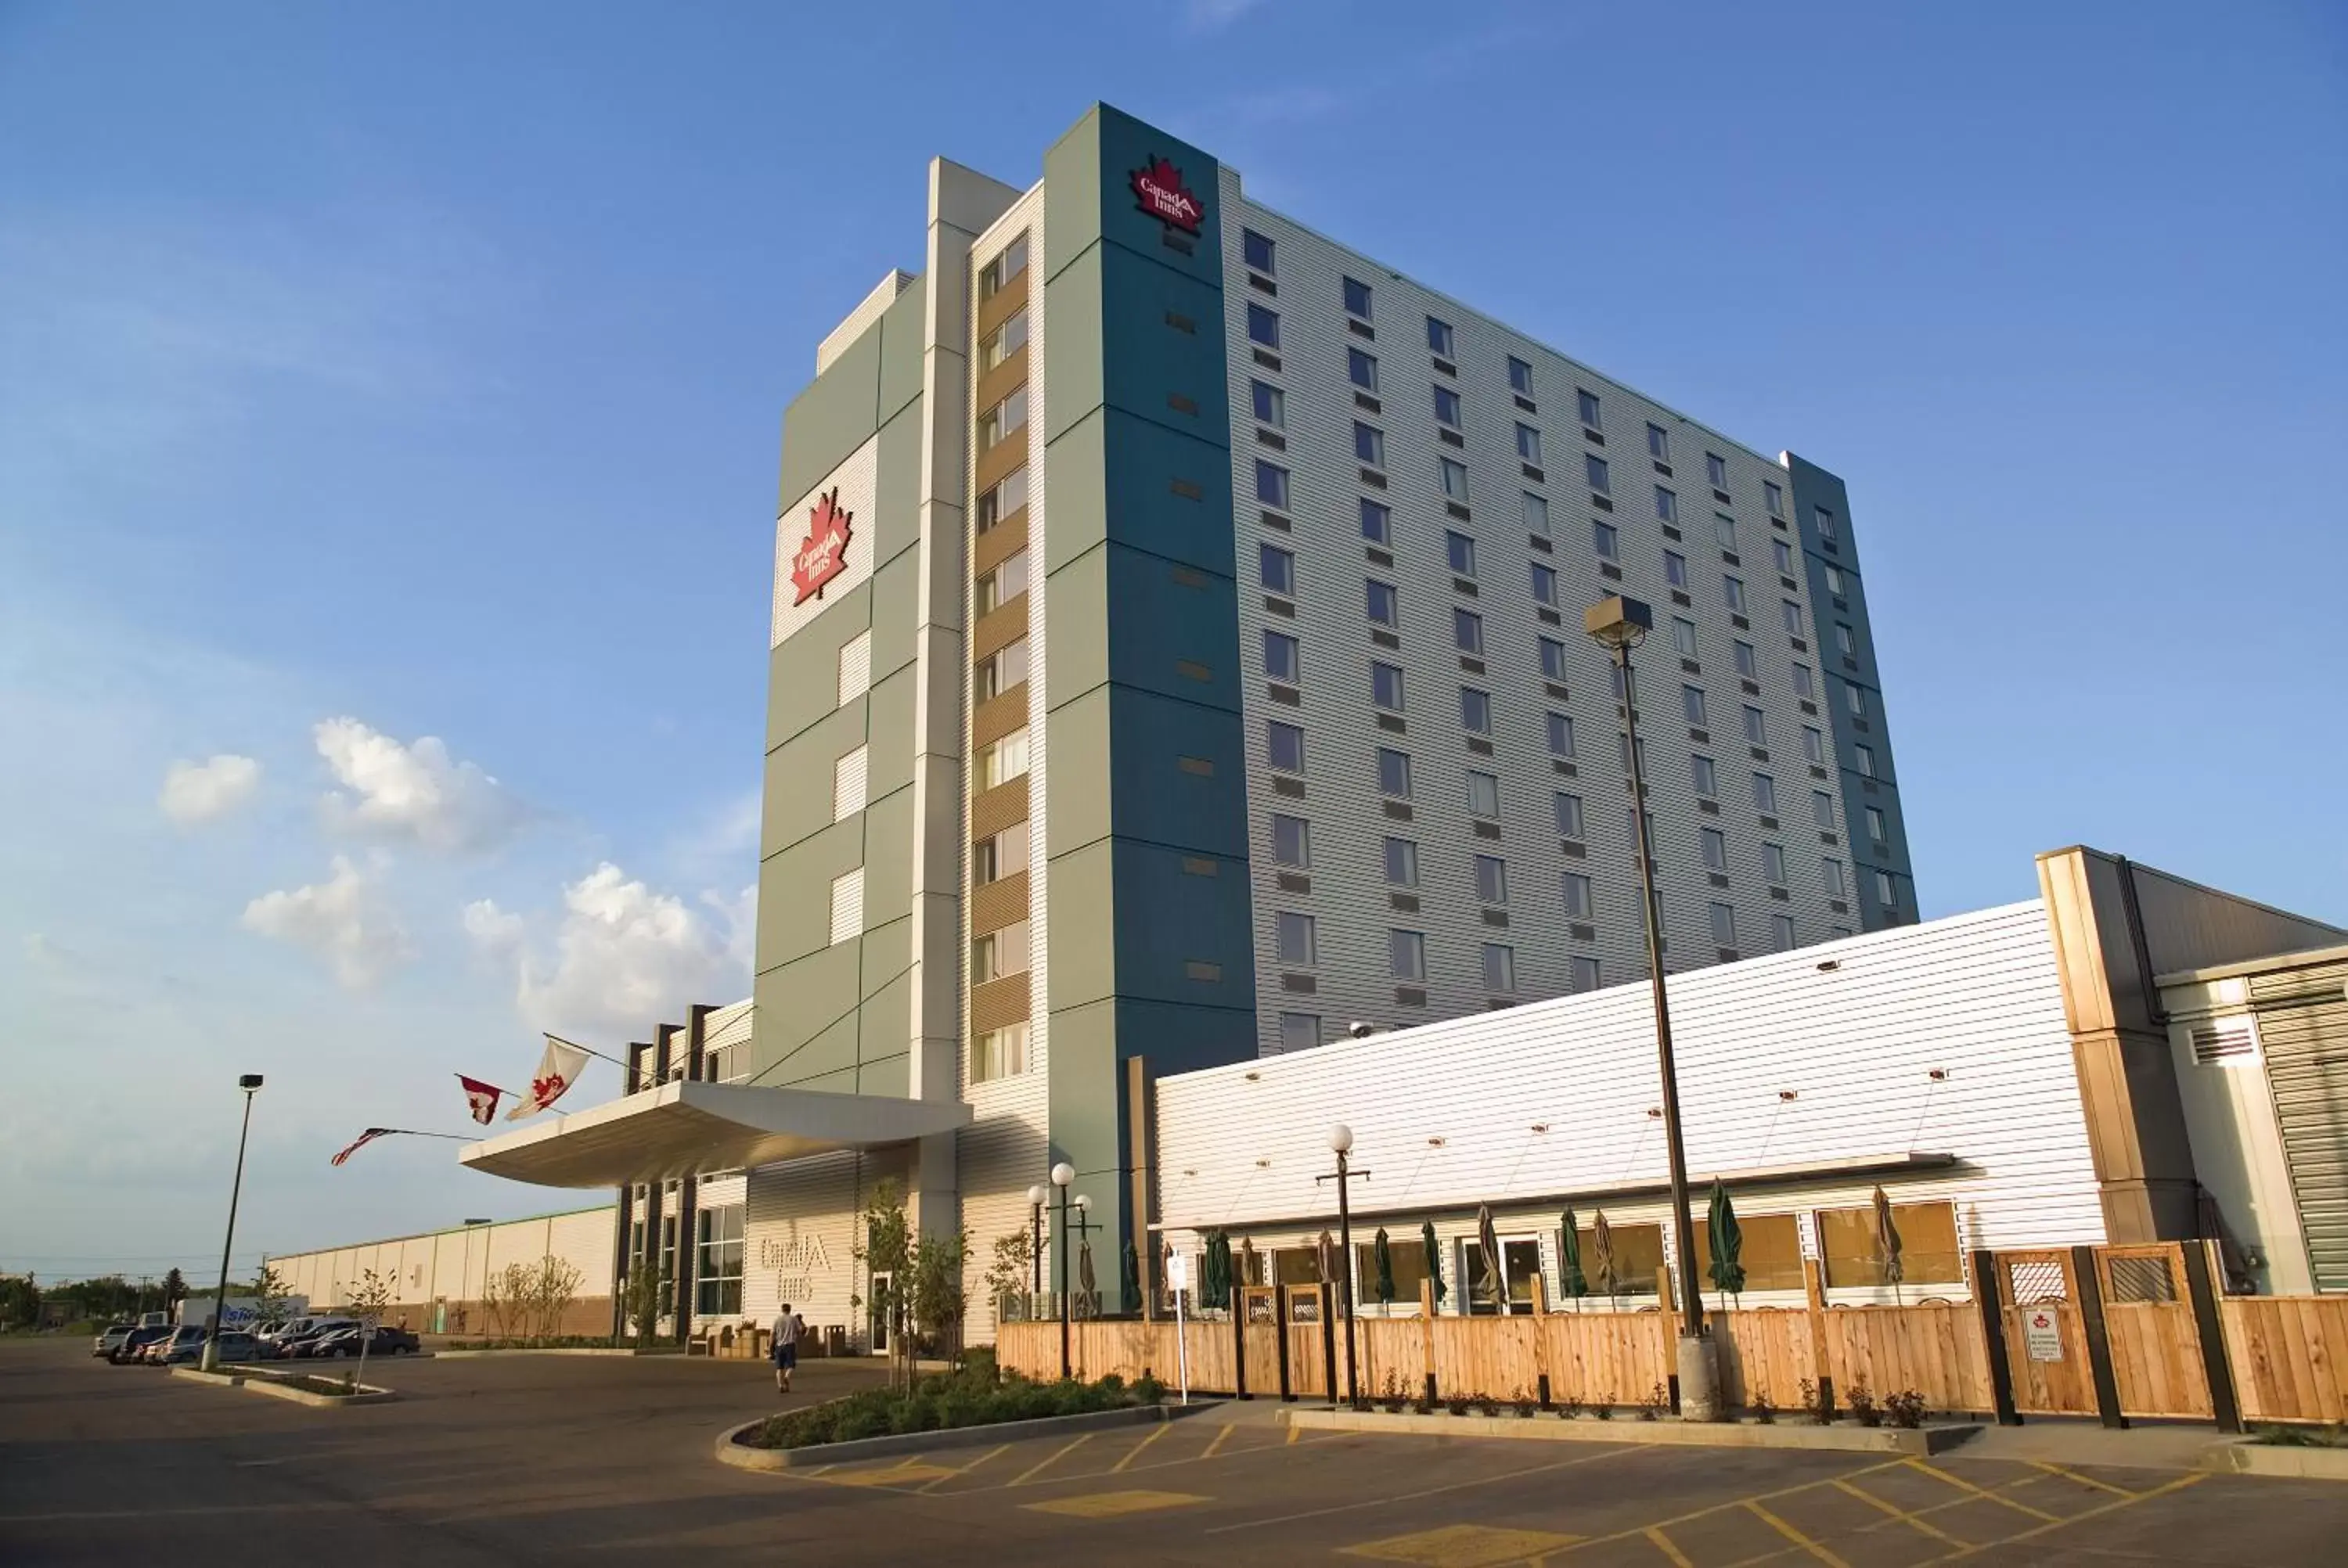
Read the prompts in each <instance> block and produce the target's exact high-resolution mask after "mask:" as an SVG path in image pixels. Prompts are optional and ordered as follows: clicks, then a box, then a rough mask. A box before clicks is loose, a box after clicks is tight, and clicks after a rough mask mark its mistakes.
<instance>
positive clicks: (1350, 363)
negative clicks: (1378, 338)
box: [1345, 348, 1378, 392]
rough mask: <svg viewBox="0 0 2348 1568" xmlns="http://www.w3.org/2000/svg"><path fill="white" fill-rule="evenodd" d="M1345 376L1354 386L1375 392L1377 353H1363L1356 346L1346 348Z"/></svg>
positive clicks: (1376, 386)
mask: <svg viewBox="0 0 2348 1568" xmlns="http://www.w3.org/2000/svg"><path fill="white" fill-rule="evenodd" d="M1345 376H1346V379H1347V380H1349V381H1351V382H1352V383H1353V384H1354V385H1355V386H1358V387H1360V388H1361V389H1362V390H1363V391H1364V392H1375V391H1376V390H1377V389H1378V358H1377V355H1375V354H1364V353H1363V352H1362V351H1361V350H1360V349H1357V348H1349V349H1347V350H1346V351H1345Z"/></svg>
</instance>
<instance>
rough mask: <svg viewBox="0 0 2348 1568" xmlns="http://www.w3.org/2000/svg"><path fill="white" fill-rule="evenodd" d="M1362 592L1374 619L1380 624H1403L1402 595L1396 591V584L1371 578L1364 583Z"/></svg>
mask: <svg viewBox="0 0 2348 1568" xmlns="http://www.w3.org/2000/svg"><path fill="white" fill-rule="evenodd" d="M1362 592H1363V597H1364V599H1365V601H1366V605H1367V609H1368V611H1369V617H1370V619H1371V620H1375V621H1376V622H1377V623H1378V624H1379V625H1380V626H1399V625H1401V624H1402V610H1401V596H1399V595H1398V594H1396V593H1395V585H1394V584H1392V583H1390V582H1380V581H1379V580H1378V579H1375V578H1370V579H1366V580H1365V582H1364V583H1363V584H1362Z"/></svg>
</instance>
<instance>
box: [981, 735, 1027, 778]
mask: <svg viewBox="0 0 2348 1568" xmlns="http://www.w3.org/2000/svg"><path fill="white" fill-rule="evenodd" d="M972 761H973V764H975V766H976V771H977V773H978V787H979V788H981V789H993V788H994V787H995V786H996V785H997V784H1008V783H1010V782H1011V781H1012V780H1013V779H1015V778H1018V777H1021V776H1022V775H1023V774H1025V773H1026V772H1027V732H1026V731H1025V730H1024V729H1021V730H1014V731H1012V732H1011V733H1009V734H1007V735H1005V736H1004V737H1003V738H1002V739H1001V740H999V741H990V742H988V743H986V744H985V745H983V746H981V747H979V748H978V754H977V755H976V756H975V757H973V759H972Z"/></svg>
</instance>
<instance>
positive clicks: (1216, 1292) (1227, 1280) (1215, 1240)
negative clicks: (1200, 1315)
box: [1199, 1231, 1231, 1308]
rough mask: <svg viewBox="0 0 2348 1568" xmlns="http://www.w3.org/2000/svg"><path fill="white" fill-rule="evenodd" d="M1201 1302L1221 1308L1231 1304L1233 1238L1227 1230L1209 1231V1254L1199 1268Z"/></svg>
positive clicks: (1201, 1304) (1202, 1304) (1205, 1305)
mask: <svg viewBox="0 0 2348 1568" xmlns="http://www.w3.org/2000/svg"><path fill="white" fill-rule="evenodd" d="M1199 1274H1200V1279H1199V1303H1200V1306H1202V1307H1215V1308H1220V1307H1229V1306H1230V1305H1231V1235H1230V1233H1228V1232H1226V1231H1209V1232H1208V1233H1207V1256H1206V1261H1205V1263H1204V1264H1203V1265H1202V1266H1201V1267H1200V1270H1199Z"/></svg>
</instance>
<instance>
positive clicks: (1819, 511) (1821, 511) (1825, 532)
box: [1810, 507, 1841, 539]
mask: <svg viewBox="0 0 2348 1568" xmlns="http://www.w3.org/2000/svg"><path fill="white" fill-rule="evenodd" d="M1810 517H1811V518H1812V520H1814V521H1815V522H1816V523H1817V524H1818V538H1822V539H1833V538H1840V537H1841V536H1840V535H1839V534H1838V533H1837V532H1836V531H1835V515H1834V514H1833V513H1832V512H1829V511H1828V510H1827V509H1826V508H1825V507H1811V508H1810Z"/></svg>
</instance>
